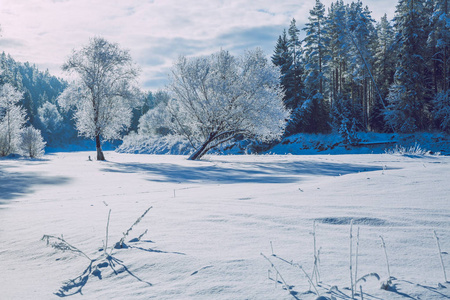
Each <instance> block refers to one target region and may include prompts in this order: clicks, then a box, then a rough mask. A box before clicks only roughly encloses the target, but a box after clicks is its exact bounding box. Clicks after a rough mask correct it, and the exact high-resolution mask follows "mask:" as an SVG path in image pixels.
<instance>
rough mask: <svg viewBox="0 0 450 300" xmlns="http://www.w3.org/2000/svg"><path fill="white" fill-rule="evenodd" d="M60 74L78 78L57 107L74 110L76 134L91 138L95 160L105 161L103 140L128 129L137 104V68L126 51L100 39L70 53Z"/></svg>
mask: <svg viewBox="0 0 450 300" xmlns="http://www.w3.org/2000/svg"><path fill="white" fill-rule="evenodd" d="M62 69H63V70H64V71H67V72H69V73H74V74H76V75H77V77H78V79H77V80H76V81H75V82H74V83H73V84H71V85H70V86H69V87H68V88H67V89H66V90H65V91H64V92H63V93H62V94H61V96H60V97H59V98H58V103H59V104H60V106H61V107H62V108H63V109H65V110H68V109H70V108H73V109H74V110H75V113H74V118H75V123H76V128H77V130H78V133H79V135H81V136H85V137H87V138H92V139H95V143H96V148H97V160H105V157H104V155H103V151H102V147H101V145H102V141H103V140H114V139H117V138H119V137H120V133H121V132H122V131H124V130H125V129H127V128H128V127H129V126H130V122H131V116H132V108H133V107H135V105H136V104H137V101H138V97H137V95H138V92H137V91H138V88H137V82H136V79H137V76H138V75H139V68H137V67H136V66H135V65H134V64H133V61H132V59H131V56H130V53H129V51H128V50H122V49H121V48H120V47H119V45H118V44H116V43H110V42H108V41H107V40H105V39H104V38H100V37H95V38H92V39H90V42H89V44H88V45H87V46H85V47H83V48H82V49H80V50H74V51H73V53H72V55H71V56H70V57H69V59H68V60H67V62H66V63H64V65H63V66H62Z"/></svg>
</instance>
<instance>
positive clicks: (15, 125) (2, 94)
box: [0, 83, 26, 156]
mask: <svg viewBox="0 0 450 300" xmlns="http://www.w3.org/2000/svg"><path fill="white" fill-rule="evenodd" d="M21 99H22V93H21V92H19V91H17V90H16V89H15V88H14V87H12V86H11V85H10V84H8V83H7V84H4V85H2V86H0V156H6V155H8V154H11V153H18V151H19V146H20V141H21V137H20V134H21V132H22V130H23V128H24V125H25V123H26V119H25V115H26V113H25V111H24V109H23V108H22V107H21V106H20V105H19V101H20V100H21Z"/></svg>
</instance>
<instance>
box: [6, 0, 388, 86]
mask: <svg viewBox="0 0 450 300" xmlns="http://www.w3.org/2000/svg"><path fill="white" fill-rule="evenodd" d="M388 1H389V0H380V1H375V0H370V1H369V0H367V1H366V2H367V4H368V5H369V6H371V3H373V4H374V5H373V8H376V9H377V10H379V11H382V13H379V17H381V16H382V14H384V12H385V11H388V10H391V11H393V9H394V4H392V3H391V2H388ZM323 2H324V4H325V5H326V7H329V5H330V3H331V2H332V0H323ZM375 3H376V6H375ZM1 4H2V6H1V9H0V25H1V26H2V29H3V32H2V35H3V37H0V47H1V49H0V50H4V51H5V52H8V53H10V54H11V55H12V56H13V57H14V58H15V59H17V60H20V61H29V62H31V63H36V64H37V65H38V67H40V68H42V69H47V68H48V69H49V70H50V72H51V73H53V74H55V75H57V76H61V75H63V74H62V73H61V70H60V67H59V66H61V65H62V64H63V62H64V61H65V60H66V59H67V57H68V55H70V53H71V51H72V49H79V48H80V47H82V46H83V45H85V44H86V43H88V41H89V38H90V37H93V36H103V37H105V38H106V39H108V40H110V41H112V42H118V43H119V44H120V45H121V47H123V48H126V49H130V51H131V54H132V56H133V58H134V59H135V61H136V63H138V64H139V65H140V66H141V68H142V70H143V72H142V78H141V82H142V84H143V87H144V88H148V89H154V88H156V85H158V84H162V83H164V80H166V78H167V76H166V74H167V73H168V72H169V70H170V67H171V65H172V62H173V61H174V60H176V59H177V57H178V56H179V55H181V54H183V55H187V56H192V55H207V54H210V53H212V52H215V51H218V50H219V49H220V48H223V49H226V50H230V51H231V52H232V53H233V54H241V53H242V51H243V50H244V49H252V48H255V47H260V48H262V49H263V50H264V51H265V52H266V54H268V55H270V54H271V52H272V51H273V47H274V46H275V43H276V39H277V38H278V35H279V34H281V33H282V30H283V28H286V27H288V26H289V23H290V20H291V19H292V18H293V17H294V18H295V19H296V20H297V24H298V26H299V28H302V27H303V24H304V23H305V22H307V18H308V15H309V10H310V9H311V8H312V7H313V6H314V1H313V0H311V1H298V0H279V1H272V0H261V1H257V2H255V1H248V0H195V1H194V0H191V1H188V0H185V1H182V0H153V1H149V0H147V1H145V0H127V1H121V0H1ZM379 7H385V9H383V10H381V9H379ZM374 17H376V18H377V19H379V17H378V16H376V15H375V14H374Z"/></svg>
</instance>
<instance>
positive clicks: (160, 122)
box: [138, 103, 171, 136]
mask: <svg viewBox="0 0 450 300" xmlns="http://www.w3.org/2000/svg"><path fill="white" fill-rule="evenodd" d="M170 119H171V116H170V113H169V111H168V110H167V104H166V103H160V104H158V105H157V106H156V107H155V108H153V109H150V110H149V111H148V112H147V113H145V114H144V115H143V116H142V117H141V118H140V119H139V125H138V128H139V134H140V135H142V136H158V135H167V134H169V133H171V131H170V128H169V127H170V124H169V123H168V122H169V121H170Z"/></svg>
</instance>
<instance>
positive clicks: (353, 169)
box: [102, 161, 383, 184]
mask: <svg viewBox="0 0 450 300" xmlns="http://www.w3.org/2000/svg"><path fill="white" fill-rule="evenodd" d="M205 163H206V164H207V165H205ZM109 165H110V167H107V168H104V169H102V171H104V172H119V173H144V174H148V175H153V176H152V178H149V179H148V180H149V181H155V182H177V183H193V182H203V183H223V184H231V183H293V182H298V181H300V179H301V177H302V176H341V175H347V174H351V173H359V172H372V171H381V170H382V169H383V168H382V167H376V166H370V165H363V164H350V163H336V162H317V161H314V162H309V161H282V162H280V161H278V162H274V161H268V162H239V163H236V162H224V161H219V162H214V161H211V162H205V161H202V162H190V164H189V165H179V164H174V163H164V162H161V163H138V162H133V163H118V162H110V163H109Z"/></svg>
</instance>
